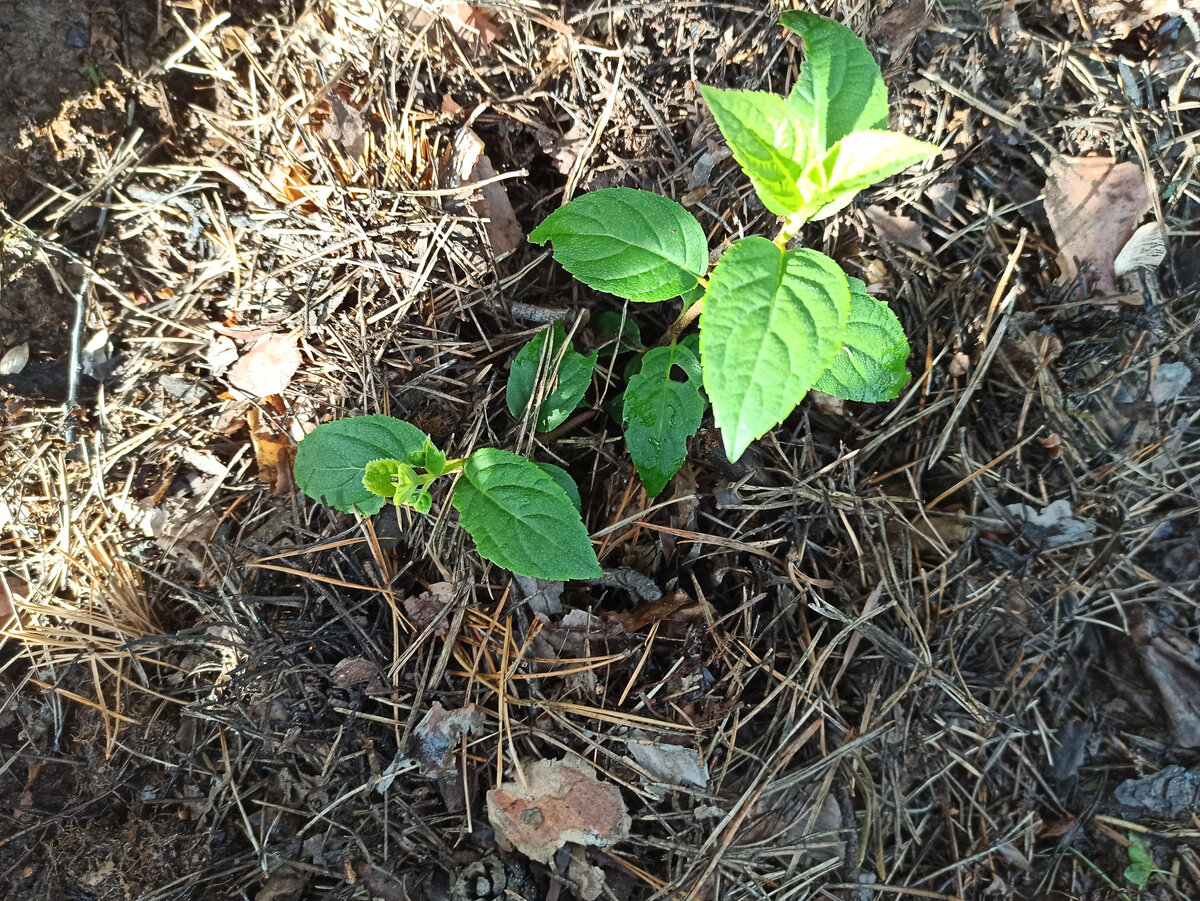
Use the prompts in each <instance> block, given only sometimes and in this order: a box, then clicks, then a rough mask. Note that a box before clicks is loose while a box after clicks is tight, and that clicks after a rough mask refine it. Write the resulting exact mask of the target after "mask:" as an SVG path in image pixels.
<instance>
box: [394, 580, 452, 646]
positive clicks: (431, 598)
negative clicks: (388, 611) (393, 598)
mask: <svg viewBox="0 0 1200 901" xmlns="http://www.w3.org/2000/svg"><path fill="white" fill-rule="evenodd" d="M452 603H454V586H453V585H452V584H451V583H449V582H434V583H433V584H432V585H430V586H429V590H428V591H423V592H421V593H420V594H419V595H417V596H416V597H411V598H405V599H404V612H405V613H407V614H408V618H409V619H411V620H412V621H413V625H414V626H416V627H417V628H418V629H420V630H421V631H424V630H425V629H427V628H428V627H429V624H430V623H432V622H433V621H434V620H435V619H436V618H437V616H438V614H440V613H441V612H442V611H443V610H444V609H445V608H446V607H449V606H450V605H451V604H452ZM446 628H447V626H446V622H445V620H442V622H441V623H440V624H439V625H438V627H437V628H436V629H435V630H434V632H433V634H434V635H445V634H446Z"/></svg>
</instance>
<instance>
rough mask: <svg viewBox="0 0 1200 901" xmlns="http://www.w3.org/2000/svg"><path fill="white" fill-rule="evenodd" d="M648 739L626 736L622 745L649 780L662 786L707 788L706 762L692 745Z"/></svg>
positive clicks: (645, 737) (646, 737)
mask: <svg viewBox="0 0 1200 901" xmlns="http://www.w3.org/2000/svg"><path fill="white" fill-rule="evenodd" d="M639 738H640V740H638V739H639ZM648 738H649V737H648V736H636V737H635V738H631V739H626V741H625V747H626V748H628V749H629V756H630V757H632V758H633V759H634V760H636V761H637V763H638V766H640V767H641V768H642V769H644V770H645V771H646V772H647V773H649V774H650V776H651V777H652V778H653V779H655V780H656V781H657V782H661V783H663V784H665V785H690V786H692V787H693V788H707V787H708V764H706V763H704V762H703V761H702V760H701V758H700V754H699V753H698V752H697V751H696V749H695V748H689V747H685V746H684V745H668V744H663V743H662V742H661V741H654V740H653V739H649V740H647V739H648Z"/></svg>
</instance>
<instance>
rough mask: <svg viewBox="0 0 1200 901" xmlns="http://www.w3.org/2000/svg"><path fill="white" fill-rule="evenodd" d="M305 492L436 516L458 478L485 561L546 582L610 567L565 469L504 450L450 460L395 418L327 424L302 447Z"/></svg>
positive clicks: (348, 507) (358, 505) (460, 505)
mask: <svg viewBox="0 0 1200 901" xmlns="http://www.w3.org/2000/svg"><path fill="white" fill-rule="evenodd" d="M294 470H295V475H296V484H297V485H299V486H300V490H302V491H303V492H304V493H305V494H307V495H308V496H309V497H311V498H314V499H315V500H324V501H325V502H326V503H327V504H329V506H331V507H334V508H336V509H338V510H342V511H343V512H346V513H350V512H353V511H355V510H357V511H358V512H360V513H366V514H371V513H378V512H379V511H380V510H381V509H383V505H384V504H385V503H386V502H387V501H389V500H390V501H393V502H394V503H395V504H396V505H397V506H410V507H412V508H413V509H415V510H416V511H417V512H419V513H428V512H429V511H430V509H431V508H432V506H433V496H432V495H431V494H430V492H429V486H430V484H431V483H432V482H434V481H435V480H436V479H438V478H440V477H442V476H449V475H451V474H453V473H458V474H459V475H458V479H457V481H456V482H455V483H454V489H453V491H454V493H453V496H452V500H451V503H452V504H453V505H454V509H455V510H457V511H458V521H459V524H460V525H461V526H462V527H463V528H464V529H466V530H467V533H468V534H469V535H470V536H471V537H472V538H473V539H474V540H475V546H476V548H477V549H478V550H479V555H480V556H481V557H483V558H484V559H487V560H491V561H492V562H493V563H496V564H497V565H499V566H503V567H504V568H505V569H510V570H512V571H513V572H515V573H517V574H519V575H523V576H531V577H533V578H538V579H558V580H564V581H565V580H567V579H596V578H599V577H600V564H599V563H598V562H597V561H596V554H595V552H594V551H593V550H592V542H591V540H590V539H589V538H588V533H587V528H586V527H585V526H584V524H583V520H582V519H581V518H580V515H579V504H580V499H579V489H578V488H576V487H575V483H574V482H573V481H572V480H571V477H570V476H569V475H567V473H566V472H564V471H563V470H562V469H560V468H559V467H557V466H554V465H552V464H549V463H532V462H530V461H529V460H526V459H525V458H524V457H519V456H517V455H516V454H512V453H509V452H508V451H504V450H498V449H496V448H491V447H487V448H482V449H480V450H477V451H474V452H473V453H471V454H470V455H469V456H467V457H466V458H464V459H455V460H452V459H447V458H446V455H445V454H443V453H442V452H441V451H439V450H438V449H437V448H436V447H434V446H433V442H432V441H430V439H429V436H428V435H426V434H425V433H424V432H422V431H421V430H420V429H418V428H417V427H416V426H414V425H411V424H410V423H407V422H405V421H404V420H402V419H392V418H391V417H390V416H355V417H351V418H349V419H341V420H337V421H336V422H328V423H325V424H324V425H319V426H317V427H316V428H315V429H313V431H312V432H310V433H309V434H308V435H305V436H304V438H303V439H301V441H300V445H299V447H298V448H297V450H296V464H295V467H294Z"/></svg>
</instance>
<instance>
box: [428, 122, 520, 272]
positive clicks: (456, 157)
mask: <svg viewBox="0 0 1200 901" xmlns="http://www.w3.org/2000/svg"><path fill="white" fill-rule="evenodd" d="M495 177H496V170H495V168H494V167H493V166H492V161H491V160H490V159H489V158H488V156H487V154H486V153H484V152H483V141H482V140H480V138H479V136H478V135H477V134H475V132H473V131H471V129H469V128H460V129H459V130H458V133H457V134H456V135H455V136H454V144H453V146H452V147H451V148H450V150H449V152H448V154H447V155H446V158H445V159H444V160H443V161H442V166H441V183H442V185H443V186H445V187H448V188H457V187H460V186H461V185H473V184H476V183H478V182H481V181H487V180H488V179H490V178H495ZM459 206H461V203H460V202H451V203H448V204H447V209H449V210H450V211H451V212H454V211H455V210H457V209H458V208H459ZM467 206H468V207H469V209H470V211H471V213H473V214H474V215H476V216H478V217H479V218H480V219H483V220H484V227H485V228H486V229H487V235H488V241H490V242H491V245H492V252H493V253H494V254H495V255H496V256H503V255H504V254H506V253H512V252H513V251H514V250H516V249H517V248H519V247H521V246H522V245H523V244H524V243H525V230H524V229H522V228H521V224H520V223H519V222H517V214H516V213H514V212H513V208H512V204H511V203H509V200H508V192H507V191H505V190H504V185H503V183H501V182H492V183H491V184H487V185H484V186H483V187H481V188H480V189H479V191H478V192H476V193H475V194H473V195H472V196H471V198H470V200H469V201H468V202H467Z"/></svg>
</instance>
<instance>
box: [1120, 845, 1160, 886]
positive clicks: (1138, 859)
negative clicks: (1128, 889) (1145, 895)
mask: <svg viewBox="0 0 1200 901" xmlns="http://www.w3.org/2000/svg"><path fill="white" fill-rule="evenodd" d="M1156 872H1157V867H1155V866H1154V858H1153V857H1151V856H1150V849H1149V848H1148V847H1147V846H1146V840H1145V839H1144V838H1142V837H1141V836H1140V835H1137V834H1135V833H1130V835H1129V866H1127V867H1126V868H1125V878H1126V879H1128V880H1129V881H1130V882H1132V883H1133V884H1134V885H1135V886H1137V887H1138V888H1139V889H1144V888H1145V887H1146V885H1147V884H1148V883H1149V882H1150V877H1151V876H1153V875H1154V874H1155V873H1156Z"/></svg>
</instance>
